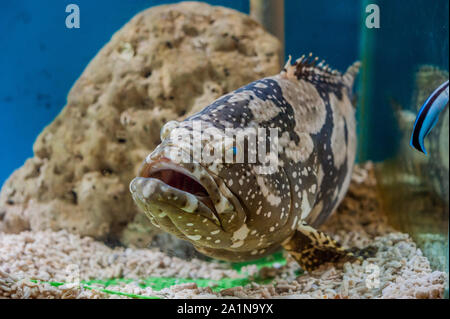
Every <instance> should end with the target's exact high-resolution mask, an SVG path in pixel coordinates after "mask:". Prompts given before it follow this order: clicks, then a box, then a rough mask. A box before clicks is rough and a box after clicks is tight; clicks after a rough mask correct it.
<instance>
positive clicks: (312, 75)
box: [281, 53, 360, 88]
mask: <svg viewBox="0 0 450 319" xmlns="http://www.w3.org/2000/svg"><path fill="white" fill-rule="evenodd" d="M318 61H319V58H318V57H313V54H312V53H310V54H309V55H308V56H305V55H303V56H301V57H300V58H299V59H297V60H296V61H295V63H294V64H291V56H289V59H288V61H287V62H286V65H285V66H284V68H283V70H282V71H281V75H282V76H285V77H287V78H290V79H294V78H296V79H298V80H300V79H302V80H305V81H308V82H313V83H325V84H344V85H346V86H347V87H349V88H352V87H353V82H354V80H355V77H356V75H357V74H358V70H359V67H360V63H359V62H355V63H354V64H353V65H351V66H350V67H349V68H348V69H347V72H346V73H345V74H344V75H342V74H341V73H340V72H339V71H337V70H334V69H331V68H330V67H329V66H328V64H325V60H322V61H321V62H319V63H318Z"/></svg>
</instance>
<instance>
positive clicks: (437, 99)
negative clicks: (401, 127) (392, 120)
mask: <svg viewBox="0 0 450 319" xmlns="http://www.w3.org/2000/svg"><path fill="white" fill-rule="evenodd" d="M447 104H448V80H447V81H446V82H444V83H443V84H442V85H441V86H439V87H438V88H437V89H436V90H435V91H434V92H433V93H432V94H431V95H430V96H429V97H428V99H427V100H426V101H425V103H424V104H423V105H422V107H421V108H420V110H419V113H418V114H417V117H416V121H415V123H414V128H413V132H412V134H411V142H410V143H409V144H410V145H411V147H413V148H415V149H416V150H418V151H420V152H422V153H424V154H425V155H426V154H427V152H426V150H425V146H424V139H425V137H426V136H427V135H428V133H430V131H431V129H432V128H433V127H434V126H435V125H436V123H437V121H438V119H439V114H440V113H441V112H442V111H443V110H444V108H445V106H446V105H447Z"/></svg>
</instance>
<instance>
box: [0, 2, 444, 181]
mask: <svg viewBox="0 0 450 319" xmlns="http://www.w3.org/2000/svg"><path fill="white" fill-rule="evenodd" d="M173 2H177V1H160V0H130V1H124V0H96V1H91V0H71V1H61V0H42V1H36V0H21V1H13V0H2V1H0V30H1V31H0V47H1V53H0V107H1V110H2V115H1V116H0V127H1V129H0V144H1V145H2V147H1V148H0V157H1V162H2V165H0V185H2V184H3V183H4V181H5V180H6V179H7V178H8V176H9V175H10V174H11V173H12V171H13V170H14V169H17V168H19V167H20V166H22V164H23V163H24V161H25V160H26V159H27V158H29V157H32V156H33V152H32V145H33V143H34V141H35V139H36V137H37V136H38V135H39V133H40V132H41V131H42V129H43V128H44V127H45V126H46V125H48V124H49V123H50V122H51V121H52V120H53V119H54V118H55V116H56V115H57V114H58V113H59V112H60V111H61V109H62V108H63V107H64V105H65V104H66V96H67V94H68V92H69V90H70V88H71V86H72V85H73V84H74V83H75V81H76V80H77V79H78V77H79V76H80V75H81V73H82V71H83V70H84V68H85V67H86V66H87V64H88V63H89V61H90V60H91V59H92V58H93V57H94V56H95V55H96V54H97V52H98V51H99V50H100V49H101V48H102V47H103V45H105V44H106V43H107V42H108V41H109V39H110V38H111V36H112V35H113V33H114V32H116V31H117V30H118V29H119V28H121V27H122V26H123V25H124V24H125V23H126V22H127V21H128V20H130V19H131V18H132V17H133V16H134V15H135V14H136V13H138V12H139V11H142V10H144V9H146V8H149V7H151V6H155V5H160V4H167V3H173ZM206 2H207V3H210V4H212V5H222V6H226V7H230V8H233V9H236V10H239V11H241V12H244V13H249V1H248V0H228V1H227V0H220V1H219V0H215V1H206ZM70 3H75V4H77V5H78V6H79V8H80V28H79V29H67V28H66V26H65V19H66V16H67V13H66V12H65V8H66V6H67V5H68V4H70ZM362 13H363V12H362V2H361V1H360V0H346V1H339V2H338V1H334V0H315V1H306V0H286V1H285V15H286V17H285V34H286V36H285V40H286V49H285V53H286V55H289V54H291V55H292V56H293V57H294V58H295V57H299V56H300V55H301V54H303V53H309V52H313V53H314V54H316V55H318V56H319V57H321V58H324V59H326V60H327V62H328V63H329V64H330V66H333V67H334V68H337V69H339V70H345V68H346V67H347V66H348V65H350V64H351V63H352V62H353V61H355V60H356V59H358V56H359V46H360V34H361V30H360V17H361V14H362ZM447 48H448V47H447ZM447 50H448V49H447Z"/></svg>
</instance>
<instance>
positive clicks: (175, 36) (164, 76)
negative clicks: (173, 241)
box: [0, 2, 280, 246]
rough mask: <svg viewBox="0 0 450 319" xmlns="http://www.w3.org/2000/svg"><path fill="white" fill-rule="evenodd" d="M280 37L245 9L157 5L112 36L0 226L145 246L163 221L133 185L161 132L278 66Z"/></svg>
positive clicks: (26, 168)
mask: <svg viewBox="0 0 450 319" xmlns="http://www.w3.org/2000/svg"><path fill="white" fill-rule="evenodd" d="M279 46H280V44H279V42H278V40H277V39H276V38H274V37H273V36H272V35H270V34H269V33H267V32H266V31H264V29H263V28H262V27H261V26H260V25H259V24H258V23H256V22H255V21H253V20H252V19H250V18H249V17H248V16H246V15H245V14H242V13H239V12H237V11H234V10H231V9H227V8H224V7H216V6H210V5H207V4H203V3H197V2H184V3H180V4H175V5H165V6H158V7H153V8H150V9H147V10H145V11H143V12H141V13H139V14H137V15H136V16H135V17H134V18H132V19H131V21H129V22H128V23H127V24H126V25H125V26H124V27H123V28H122V29H120V30H119V31H118V32H117V33H115V34H114V35H113V37H112V38H111V40H110V42H109V43H107V44H106V45H105V46H104V47H103V48H102V49H101V50H100V52H99V53H98V54H97V56H96V57H95V58H94V59H93V60H92V61H91V62H90V64H89V65H88V66H87V68H86V69H85V71H84V72H83V73H82V75H81V77H80V78H79V79H78V80H77V81H76V83H75V84H74V86H73V87H72V89H71V91H70V93H69V95H68V97H67V105H66V106H65V107H64V109H63V110H62V112H61V113H60V114H59V115H58V116H57V117H56V119H55V120H54V121H53V122H52V123H51V124H50V125H49V126H47V127H46V128H45V129H44V130H43V132H42V133H41V134H40V135H39V137H38V138H37V141H36V142H35V144H34V147H33V150H34V157H33V158H30V159H28V160H27V161H26V162H25V164H24V165H23V166H22V167H21V168H19V169H18V170H16V171H15V172H14V173H13V174H12V175H11V177H10V178H9V179H8V180H7V182H6V183H5V184H4V186H3V188H2V190H1V194H0V231H3V232H7V233H18V232H21V231H24V230H33V231H39V230H45V229H51V230H67V231H69V232H72V233H76V234H79V235H88V236H92V237H94V238H96V239H102V240H113V241H117V240H119V241H121V242H122V243H125V244H136V245H139V246H143V245H146V244H148V243H149V242H150V241H151V237H152V235H153V234H154V233H155V229H154V228H152V226H151V225H150V223H149V222H148V221H147V220H146V219H145V217H144V215H143V214H141V213H138V210H137V208H136V206H135V205H134V203H133V200H132V198H131V196H130V194H129V191H128V185H129V182H130V181H131V179H132V178H133V177H134V176H135V174H136V172H137V170H138V168H139V166H140V164H141V162H142V160H143V159H144V157H145V156H146V155H147V154H148V153H149V152H150V151H151V150H152V149H153V148H154V147H155V146H156V145H157V144H158V143H159V130H160V128H161V126H162V125H163V124H164V123H166V122H167V121H169V120H174V119H182V118H184V117H185V116H187V115H189V114H192V113H194V112H196V111H198V110H200V109H201V108H202V107H204V106H205V105H207V104H208V103H210V102H212V101H213V100H214V99H216V98H217V97H219V96H221V95H223V94H225V93H227V92H229V91H232V90H234V89H236V88H238V87H240V86H242V85H244V84H246V83H249V82H251V81H254V80H256V79H258V78H262V77H264V76H269V75H273V74H275V73H277V72H278V71H279V63H280V62H279V56H278V54H277V52H278V51H279Z"/></svg>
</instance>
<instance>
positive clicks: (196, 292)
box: [0, 163, 446, 299]
mask: <svg viewBox="0 0 450 319" xmlns="http://www.w3.org/2000/svg"><path fill="white" fill-rule="evenodd" d="M321 229H322V230H326V231H327V232H329V233H330V234H333V235H334V237H335V238H336V239H337V240H339V241H340V242H341V243H343V245H344V246H358V247H364V246H366V245H369V244H370V245H372V246H376V247H378V252H377V254H376V255H375V256H374V257H373V258H369V259H366V260H365V261H364V262H362V263H361V262H359V261H357V262H354V263H349V262H346V263H344V264H338V265H336V264H335V265H331V264H329V265H324V266H322V267H321V268H320V269H318V270H316V271H314V272H311V273H308V272H303V271H301V269H300V268H299V266H298V265H297V263H296V262H295V261H294V260H292V259H291V258H290V257H289V256H288V255H283V254H282V253H277V254H275V255H274V256H272V259H271V258H266V259H264V260H262V261H257V262H254V263H251V262H250V263H241V264H230V263H225V262H220V261H206V260H199V259H192V260H189V261H187V260H183V259H180V258H177V257H173V256H169V255H167V254H165V253H163V252H160V251H156V250H154V249H152V250H151V249H137V248H123V247H115V248H111V247H108V246H106V245H105V244H104V243H102V242H100V241H96V240H94V239H92V238H90V237H80V236H78V235H74V234H70V233H68V232H67V231H59V232H53V231H40V232H28V231H25V232H22V233H19V234H5V233H0V297H1V298H322V299H323V298H334V299H340V298H342V299H346V298H442V296H443V293H444V285H445V282H446V274H445V273H443V272H440V271H433V270H432V269H431V267H430V264H429V262H428V260H427V258H426V257H424V256H423V255H422V252H421V251H420V249H418V248H417V247H416V244H415V243H414V242H413V241H412V240H411V238H410V237H409V236H408V235H407V234H404V233H399V232H396V231H395V230H394V229H392V228H391V227H390V226H388V224H387V223H386V219H385V217H384V215H383V214H382V213H381V208H380V203H379V202H378V199H377V196H376V181H375V177H374V174H373V165H372V164H371V163H366V164H365V165H364V166H357V167H356V168H355V171H354V174H353V177H352V183H351V186H350V189H349V192H348V194H347V196H346V198H345V200H344V201H343V203H342V204H341V205H340V207H339V209H338V211H337V212H336V213H335V214H334V216H332V217H331V218H330V219H329V220H328V221H327V223H326V224H325V225H323V227H321Z"/></svg>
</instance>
